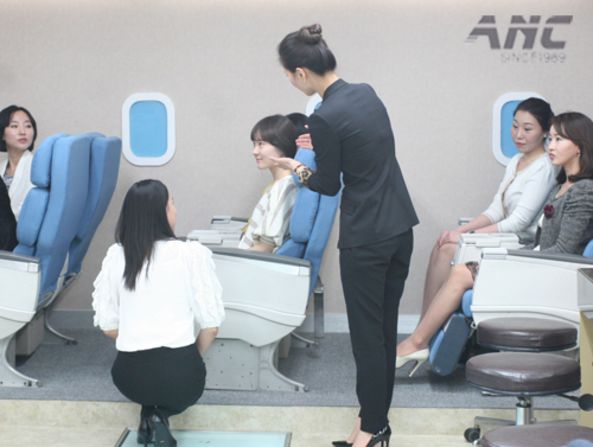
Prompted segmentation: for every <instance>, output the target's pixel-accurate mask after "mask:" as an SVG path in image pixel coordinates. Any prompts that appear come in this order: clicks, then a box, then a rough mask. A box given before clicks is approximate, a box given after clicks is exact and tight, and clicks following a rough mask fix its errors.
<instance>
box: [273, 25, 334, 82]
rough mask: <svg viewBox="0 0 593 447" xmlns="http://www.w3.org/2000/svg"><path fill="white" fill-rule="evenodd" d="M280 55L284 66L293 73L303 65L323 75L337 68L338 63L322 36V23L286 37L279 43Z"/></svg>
mask: <svg viewBox="0 0 593 447" xmlns="http://www.w3.org/2000/svg"><path fill="white" fill-rule="evenodd" d="M278 55H279V56H280V63H281V64H282V66H283V67H284V68H285V69H286V70H288V71H290V72H291V73H294V71H295V70H296V69H297V68H298V67H301V68H308V69H309V70H311V71H312V72H313V73H316V74H318V75H323V74H325V73H327V72H328V71H333V70H335V69H336V65H337V63H336V58H335V56H334V54H333V53H332V52H331V50H330V49H329V47H328V46H327V44H326V43H325V40H323V37H321V25H319V24H317V23H316V24H314V25H311V26H303V27H302V28H301V29H300V30H298V31H294V32H292V33H290V34H288V35H287V36H286V37H284V39H282V41H281V42H280V44H279V45H278Z"/></svg>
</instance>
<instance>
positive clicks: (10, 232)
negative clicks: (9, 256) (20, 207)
mask: <svg viewBox="0 0 593 447" xmlns="http://www.w3.org/2000/svg"><path fill="white" fill-rule="evenodd" d="M16 245H17V239H16V219H15V218H14V214H13V212H12V208H11V207H10V197H9V196H8V189H7V188H6V185H5V184H4V181H3V180H2V177H0V250H8V251H12V249H13V248H14V247H16Z"/></svg>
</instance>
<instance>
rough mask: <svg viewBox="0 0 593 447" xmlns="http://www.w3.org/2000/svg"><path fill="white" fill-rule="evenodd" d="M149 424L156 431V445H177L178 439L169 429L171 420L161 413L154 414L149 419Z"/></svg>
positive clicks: (158, 446)
mask: <svg viewBox="0 0 593 447" xmlns="http://www.w3.org/2000/svg"><path fill="white" fill-rule="evenodd" d="M148 425H149V426H150V428H151V429H152V432H153V433H154V445H155V446H156V447H176V446H177V441H176V440H175V438H174V437H173V435H172V434H171V431H169V421H168V420H167V419H166V418H163V417H161V416H160V415H159V414H153V415H152V416H150V418H149V419H148Z"/></svg>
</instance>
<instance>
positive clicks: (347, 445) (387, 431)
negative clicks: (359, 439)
mask: <svg viewBox="0 0 593 447" xmlns="http://www.w3.org/2000/svg"><path fill="white" fill-rule="evenodd" d="M381 433H383V435H384V436H386V439H383V442H385V441H386V447H389V438H390V437H391V427H390V426H389V425H388V426H386V427H385V428H384V429H383V430H381V431H379V432H378V433H376V434H374V435H373V437H372V438H371V440H370V441H369V444H367V446H373V445H377V444H378V443H379V442H382V441H381V440H378V441H376V442H375V441H373V440H374V439H375V436H378V435H379V434H381ZM371 442H374V443H373V444H371ZM332 444H333V445H334V446H335V447H352V443H351V442H348V441H332ZM381 446H383V444H381Z"/></svg>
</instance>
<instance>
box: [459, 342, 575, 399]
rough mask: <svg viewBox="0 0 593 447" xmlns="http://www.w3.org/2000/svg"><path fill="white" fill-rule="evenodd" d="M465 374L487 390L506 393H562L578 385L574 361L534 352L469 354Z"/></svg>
mask: <svg viewBox="0 0 593 447" xmlns="http://www.w3.org/2000/svg"><path fill="white" fill-rule="evenodd" d="M465 377H466V379H467V380H468V381H469V382H470V383H471V384H472V385H475V386H477V387H478V388H481V389H483V390H486V391H491V392H494V393H497V394H504V395H508V396H537V395H548V394H557V393H565V392H567V391H572V390H576V389H577V388H579V387H580V386H581V380H580V368H579V364H578V362H576V361H575V360H572V359H569V358H566V357H563V356H560V355H556V354H545V353H534V352H493V353H490V354H482V355H478V356H475V357H472V358H471V359H469V360H468V362H467V363H466V365H465Z"/></svg>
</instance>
